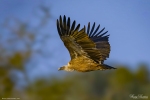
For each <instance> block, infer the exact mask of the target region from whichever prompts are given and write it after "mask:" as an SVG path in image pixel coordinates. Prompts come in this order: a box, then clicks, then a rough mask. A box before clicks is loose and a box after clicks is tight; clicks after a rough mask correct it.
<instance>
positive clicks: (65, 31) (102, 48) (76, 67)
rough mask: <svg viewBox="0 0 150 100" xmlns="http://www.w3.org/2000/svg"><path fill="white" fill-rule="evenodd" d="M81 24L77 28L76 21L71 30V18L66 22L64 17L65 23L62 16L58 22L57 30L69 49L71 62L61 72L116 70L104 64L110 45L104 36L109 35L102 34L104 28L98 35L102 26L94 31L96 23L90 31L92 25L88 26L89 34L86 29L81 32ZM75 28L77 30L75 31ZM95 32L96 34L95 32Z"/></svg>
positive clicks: (61, 68)
mask: <svg viewBox="0 0 150 100" xmlns="http://www.w3.org/2000/svg"><path fill="white" fill-rule="evenodd" d="M79 27H80V24H78V25H77V27H76V28H75V21H74V22H73V23H72V26H71V28H70V18H68V20H67V22H66V17H65V16H64V18H63V21H62V18H61V16H60V19H59V21H58V20H57V29H58V33H59V35H60V38H61V40H62V41H63V42H64V45H65V46H66V48H67V49H68V51H69V53H70V56H71V60H70V62H69V63H68V64H67V65H65V66H63V67H60V68H59V70H66V71H79V72H89V71H94V70H105V69H114V68H113V67H111V66H109V65H106V64H104V63H103V62H104V60H106V58H107V57H109V53H110V44H109V42H108V36H109V35H107V36H103V35H104V34H106V33H107V31H106V32H104V33H103V34H100V33H101V32H102V31H103V30H104V28H103V29H102V30H101V31H100V32H98V33H97V31H98V29H99V27H100V25H99V26H98V27H97V28H96V30H95V31H94V27H95V23H94V24H93V26H92V29H91V31H90V23H89V24H88V28H87V32H86V29H85V27H84V28H82V29H81V30H79ZM74 28H75V29H74ZM93 31H94V32H93Z"/></svg>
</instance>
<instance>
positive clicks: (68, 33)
mask: <svg viewBox="0 0 150 100" xmlns="http://www.w3.org/2000/svg"><path fill="white" fill-rule="evenodd" d="M67 35H70V17H68V20H67Z"/></svg>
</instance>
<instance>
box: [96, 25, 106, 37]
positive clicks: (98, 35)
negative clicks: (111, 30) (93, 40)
mask: <svg viewBox="0 0 150 100" xmlns="http://www.w3.org/2000/svg"><path fill="white" fill-rule="evenodd" d="M104 29H105V27H104V28H103V29H102V30H101V31H100V32H98V33H97V34H96V35H95V36H99V35H100V34H101V33H102V32H103V31H104Z"/></svg>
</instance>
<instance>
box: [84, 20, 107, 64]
mask: <svg viewBox="0 0 150 100" xmlns="http://www.w3.org/2000/svg"><path fill="white" fill-rule="evenodd" d="M94 28H95V23H94V24H93V26H92V28H91V30H90V22H89V23H88V28H87V34H88V36H89V38H90V39H91V40H92V41H93V42H94V43H95V44H96V49H98V50H99V53H100V54H99V55H100V56H99V61H101V63H103V61H104V60H106V58H108V57H109V53H110V44H109V42H108V39H109V35H105V34H106V33H107V32H108V31H106V32H103V31H104V29H105V28H103V29H102V30H100V31H99V32H98V30H99V28H100V24H99V25H98V26H97V28H96V29H95V30H94ZM91 57H92V58H93V59H94V55H93V54H91ZM95 60H96V59H95Z"/></svg>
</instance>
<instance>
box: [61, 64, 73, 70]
mask: <svg viewBox="0 0 150 100" xmlns="http://www.w3.org/2000/svg"><path fill="white" fill-rule="evenodd" d="M58 70H59V71H61V70H65V71H69V72H72V71H74V69H71V65H70V64H69V63H68V64H67V65H65V66H63V67H60V68H58Z"/></svg>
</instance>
